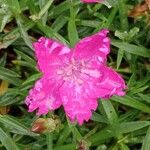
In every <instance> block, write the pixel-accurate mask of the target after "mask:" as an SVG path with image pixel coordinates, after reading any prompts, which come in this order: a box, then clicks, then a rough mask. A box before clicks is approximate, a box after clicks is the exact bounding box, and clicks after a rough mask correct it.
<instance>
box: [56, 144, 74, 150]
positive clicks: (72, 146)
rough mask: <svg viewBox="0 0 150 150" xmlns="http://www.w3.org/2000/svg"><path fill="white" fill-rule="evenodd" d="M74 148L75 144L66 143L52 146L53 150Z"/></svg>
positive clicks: (71, 149)
mask: <svg viewBox="0 0 150 150" xmlns="http://www.w3.org/2000/svg"><path fill="white" fill-rule="evenodd" d="M75 149H76V145H75V144H67V145H62V146H57V147H54V150H75Z"/></svg>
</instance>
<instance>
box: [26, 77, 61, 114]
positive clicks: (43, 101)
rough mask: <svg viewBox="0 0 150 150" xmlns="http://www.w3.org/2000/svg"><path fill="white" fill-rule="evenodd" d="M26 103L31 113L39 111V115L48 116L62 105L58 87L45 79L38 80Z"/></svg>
mask: <svg viewBox="0 0 150 150" xmlns="http://www.w3.org/2000/svg"><path fill="white" fill-rule="evenodd" d="M25 103H26V104H27V105H28V107H29V112H32V111H34V110H36V109H38V112H37V114H38V115H41V114H47V113H48V112H49V111H51V110H54V109H57V108H59V107H60V106H61V104H62V102H61V98H60V95H59V92H58V87H57V85H55V82H54V83H53V81H52V80H48V79H47V78H44V77H43V78H41V79H40V80H38V81H37V82H36V83H35V86H34V87H33V88H32V89H31V90H30V91H29V95H28V96H27V97H26V100H25Z"/></svg>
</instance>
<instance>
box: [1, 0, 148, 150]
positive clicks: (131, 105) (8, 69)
mask: <svg viewBox="0 0 150 150" xmlns="http://www.w3.org/2000/svg"><path fill="white" fill-rule="evenodd" d="M140 2H141V1H140ZM138 3H139V0H135V1H130V0H106V1H105V2H104V4H105V5H103V4H85V3H84V4H83V3H81V2H80V1H79V0H63V1H61V0H57V1H54V0H0V5H1V7H0V93H2V94H1V95H0V149H2V150H25V149H29V150H46V149H47V150H75V149H82V148H84V149H91V150H133V149H134V150H139V149H142V150H149V149H150V142H149V141H150V127H149V126H150V121H149V120H150V116H149V114H150V49H149V48H150V47H149V43H150V38H149V35H150V31H149V26H148V25H149V24H148V22H146V19H144V18H138V19H134V18H129V17H128V11H129V10H130V8H133V7H134V6H135V5H136V4H138ZM147 20H148V18H147ZM102 28H108V29H109V30H110V35H109V36H110V38H111V41H112V42H111V43H112V47H111V54H110V55H109V64H108V65H109V66H111V67H113V68H116V69H117V71H118V72H120V73H121V74H122V75H123V77H124V78H125V80H126V83H127V85H128V89H127V95H126V96H124V97H118V96H114V97H112V98H111V100H99V106H98V109H97V110H96V112H93V116H92V119H91V121H89V122H88V123H85V124H84V125H82V126H78V125H76V124H71V123H70V122H69V120H67V119H66V117H65V115H64V110H62V109H59V110H58V111H56V112H53V113H54V114H57V115H58V116H59V118H60V119H61V125H60V127H59V129H58V130H56V131H54V132H53V133H46V134H37V133H33V132H32V131H31V128H32V124H33V122H34V121H35V120H36V119H37V118H38V117H37V116H36V115H35V113H29V112H27V107H26V106H25V105H24V99H25V97H26V96H27V94H28V91H29V89H30V88H31V87H32V86H33V85H34V82H35V81H36V80H38V79H39V78H40V77H41V75H42V74H41V73H40V72H39V71H38V69H37V66H36V58H35V57H34V50H33V48H32V43H33V42H34V41H36V40H37V39H38V38H39V37H40V36H47V37H50V38H53V39H57V40H59V41H61V42H63V43H65V44H68V45H69V46H70V47H73V46H74V45H75V43H76V42H77V41H78V40H79V39H80V38H83V37H86V36H87V35H91V34H93V33H95V32H97V31H99V30H100V29H102ZM2 81H6V82H8V85H6V87H3V86H2V84H1V83H2ZM7 108H8V112H7V111H4V110H6V109H7ZM51 115H52V114H48V115H45V116H43V118H45V117H51Z"/></svg>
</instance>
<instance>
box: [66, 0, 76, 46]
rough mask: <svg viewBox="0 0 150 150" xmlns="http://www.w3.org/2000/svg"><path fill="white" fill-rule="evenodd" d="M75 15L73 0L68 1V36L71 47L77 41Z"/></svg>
mask: <svg viewBox="0 0 150 150" xmlns="http://www.w3.org/2000/svg"><path fill="white" fill-rule="evenodd" d="M75 17H76V11H75V9H74V2H73V1H72V2H70V19H69V22H68V37H69V41H70V45H71V47H73V46H74V45H75V43H77V41H78V40H79V37H78V32H77V28H76V22H75Z"/></svg>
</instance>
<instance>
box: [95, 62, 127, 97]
mask: <svg viewBox="0 0 150 150" xmlns="http://www.w3.org/2000/svg"><path fill="white" fill-rule="evenodd" d="M100 70H101V73H102V77H101V79H100V81H99V82H98V83H97V85H96V86H97V88H98V89H99V90H98V93H99V97H100V98H110V97H111V96H113V95H118V96H123V95H125V92H124V90H125V89H126V88H127V87H126V85H125V82H124V80H123V79H122V77H121V76H120V75H119V74H118V73H117V72H115V71H114V70H113V69H111V68H109V67H107V66H104V65H101V66H100Z"/></svg>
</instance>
